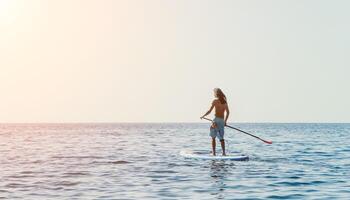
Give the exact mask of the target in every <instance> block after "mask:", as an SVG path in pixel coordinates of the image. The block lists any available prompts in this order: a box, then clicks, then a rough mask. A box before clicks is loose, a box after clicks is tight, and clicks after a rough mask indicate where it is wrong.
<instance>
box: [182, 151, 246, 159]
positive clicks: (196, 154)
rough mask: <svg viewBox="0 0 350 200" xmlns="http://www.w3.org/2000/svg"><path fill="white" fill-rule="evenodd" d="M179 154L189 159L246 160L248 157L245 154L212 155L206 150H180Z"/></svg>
mask: <svg viewBox="0 0 350 200" xmlns="http://www.w3.org/2000/svg"><path fill="white" fill-rule="evenodd" d="M180 155H181V156H183V157H185V158H190V159H201V160H232V161H247V160H249V157H248V156H247V155H226V156H218V155H217V156H213V155H211V154H210V152H208V151H195V150H187V149H186V150H182V151H181V152H180Z"/></svg>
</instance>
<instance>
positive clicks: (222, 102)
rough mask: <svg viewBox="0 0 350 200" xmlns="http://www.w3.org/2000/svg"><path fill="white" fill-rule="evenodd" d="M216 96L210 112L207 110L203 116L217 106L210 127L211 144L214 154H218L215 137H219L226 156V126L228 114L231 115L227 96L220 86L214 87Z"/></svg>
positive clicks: (223, 153)
mask: <svg viewBox="0 0 350 200" xmlns="http://www.w3.org/2000/svg"><path fill="white" fill-rule="evenodd" d="M214 96H215V97H216V99H215V100H214V101H213V102H212V104H211V107H210V109H209V110H208V112H206V113H205V114H204V115H203V116H202V117H201V119H202V118H203V117H205V116H207V115H209V114H210V113H211V111H212V110H213V108H215V118H214V120H213V124H212V125H211V127H210V136H211V138H212V141H211V144H212V149H213V155H214V156H215V155H216V152H215V148H216V140H215V138H216V137H218V138H219V140H220V143H221V148H222V155H223V156H226V153H225V140H224V128H225V125H226V122H227V119H228V116H229V115H230V110H229V109H228V105H227V101H226V96H225V94H224V93H223V92H222V91H221V89H220V88H215V89H214ZM225 111H226V117H225Z"/></svg>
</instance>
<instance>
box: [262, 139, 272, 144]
mask: <svg viewBox="0 0 350 200" xmlns="http://www.w3.org/2000/svg"><path fill="white" fill-rule="evenodd" d="M263 141H264V142H265V143H266V144H272V142H271V141H266V140H263Z"/></svg>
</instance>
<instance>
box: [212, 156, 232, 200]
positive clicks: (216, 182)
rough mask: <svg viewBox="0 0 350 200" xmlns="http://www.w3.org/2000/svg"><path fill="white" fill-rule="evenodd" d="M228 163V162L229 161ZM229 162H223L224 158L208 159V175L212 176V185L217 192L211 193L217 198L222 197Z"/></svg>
mask: <svg viewBox="0 0 350 200" xmlns="http://www.w3.org/2000/svg"><path fill="white" fill-rule="evenodd" d="M229 163H230V162H229ZM230 165H233V163H232V162H231V164H228V163H225V161H224V160H212V161H210V177H211V178H212V184H211V185H212V186H211V187H213V188H217V192H212V193H211V195H212V196H215V197H216V198H217V199H223V198H224V193H223V191H224V190H225V187H226V184H225V182H226V176H227V173H229V169H228V167H229V166H230Z"/></svg>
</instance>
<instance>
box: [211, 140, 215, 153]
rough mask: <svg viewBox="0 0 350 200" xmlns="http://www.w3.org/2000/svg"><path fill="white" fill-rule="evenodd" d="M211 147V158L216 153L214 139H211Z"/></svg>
mask: <svg viewBox="0 0 350 200" xmlns="http://www.w3.org/2000/svg"><path fill="white" fill-rule="evenodd" d="M211 147H212V149H213V156H216V152H215V148H216V141H215V137H212V138H211Z"/></svg>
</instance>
